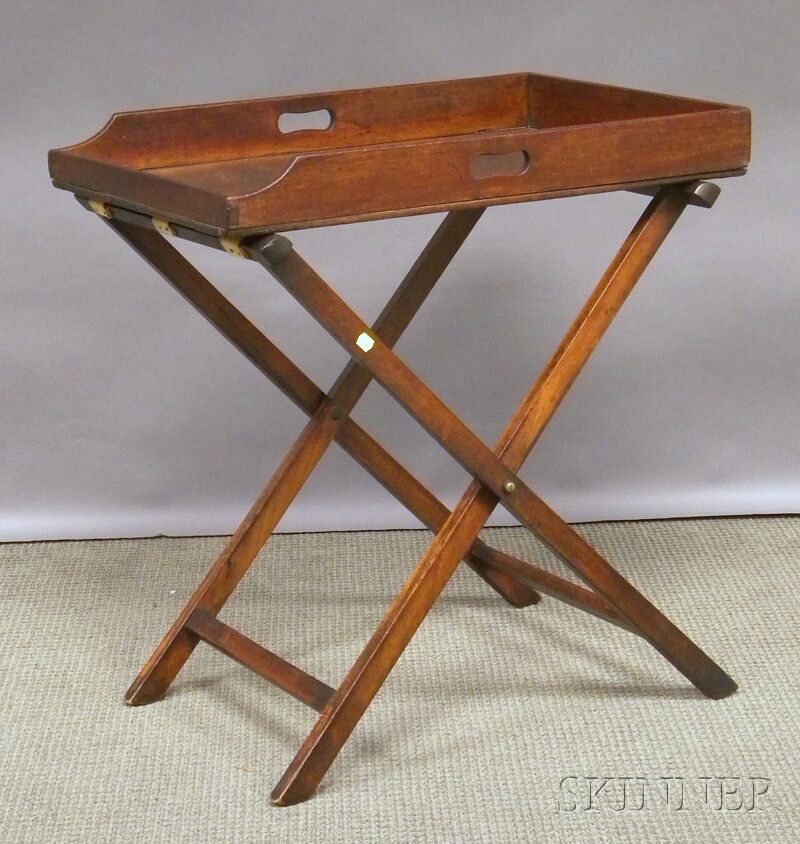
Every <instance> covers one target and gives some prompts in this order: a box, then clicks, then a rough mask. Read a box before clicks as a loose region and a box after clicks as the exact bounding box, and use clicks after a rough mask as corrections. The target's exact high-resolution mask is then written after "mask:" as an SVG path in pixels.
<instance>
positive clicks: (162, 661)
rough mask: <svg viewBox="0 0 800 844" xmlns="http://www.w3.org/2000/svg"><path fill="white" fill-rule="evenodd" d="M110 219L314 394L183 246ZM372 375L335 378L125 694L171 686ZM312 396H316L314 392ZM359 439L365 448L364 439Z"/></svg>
mask: <svg viewBox="0 0 800 844" xmlns="http://www.w3.org/2000/svg"><path fill="white" fill-rule="evenodd" d="M481 213H482V210H481V209H479V210H476V211H473V210H470V211H463V212H455V213H453V214H450V215H448V217H447V218H446V219H445V221H444V223H443V224H442V225H441V226H440V227H439V229H438V230H437V232H436V234H435V235H434V237H433V238H432V239H431V241H430V243H429V244H428V246H427V247H426V249H425V250H424V251H423V253H422V254H421V255H420V257H419V259H418V260H417V262H416V263H415V264H414V266H413V267H412V269H411V271H410V272H409V273H408V275H407V276H406V278H405V279H404V280H403V283H402V284H401V285H400V287H399V288H398V290H397V292H396V294H395V295H394V297H393V298H392V299H391V300H390V302H389V303H388V304H387V306H386V308H385V309H384V311H383V312H382V313H381V315H380V317H379V318H378V320H377V321H376V323H375V325H374V326H373V330H374V331H375V332H376V333H377V334H379V335H380V336H381V338H382V339H383V340H384V342H386V343H387V344H388V345H389V346H391V345H393V344H394V343H395V342H396V341H397V339H398V338H399V337H400V336H401V334H402V332H403V331H404V330H405V328H406V327H407V325H408V324H409V322H410V321H411V318H412V317H413V316H414V314H415V313H416V312H417V310H418V309H419V307H420V306H421V305H422V303H423V302H424V300H425V298H426V297H427V295H428V293H429V292H430V290H431V289H432V288H433V285H434V284H435V282H436V281H437V280H438V278H439V277H440V276H441V274H442V272H443V271H444V269H445V268H446V266H447V264H448V263H449V262H450V260H451V259H452V257H453V256H454V255H455V253H456V251H457V249H458V247H459V246H460V245H461V243H463V241H464V239H465V238H466V237H467V235H468V234H469V232H470V231H471V230H472V228H473V227H474V225H475V223H476V222H477V221H478V219H479V218H480V215H481ZM109 224H110V225H112V226H113V227H114V228H115V229H116V230H117V231H118V233H120V234H121V235H122V236H123V237H124V238H125V239H126V240H127V241H128V242H129V243H131V245H133V246H134V248H135V249H136V250H137V251H138V252H139V253H140V254H143V255H145V257H146V258H147V259H148V261H149V262H150V263H151V264H152V265H153V266H155V267H156V269H158V270H159V272H161V273H162V274H164V275H165V276H166V277H167V278H168V279H169V280H170V281H171V282H172V283H173V284H175V286H177V287H178V289H179V290H180V291H181V292H182V293H183V294H184V295H185V296H187V298H190V299H191V301H192V303H193V304H195V305H196V306H198V307H199V308H200V309H201V310H202V311H203V313H204V314H206V315H208V316H209V318H210V319H212V321H213V322H214V323H215V324H217V325H218V327H220V329H221V330H224V329H227V332H226V333H227V334H232V335H233V336H234V337H235V338H236V341H237V345H240V346H244V348H245V349H247V351H248V352H249V354H248V356H249V357H251V359H253V360H255V361H256V362H257V363H259V364H260V365H261V367H262V368H265V369H267V370H268V371H269V373H270V374H272V373H273V371H277V372H278V373H279V374H280V375H281V377H282V378H281V380H282V382H283V385H284V388H285V389H287V390H291V391H294V392H297V393H300V394H301V396H305V395H307V394H308V395H310V394H311V393H313V391H314V390H316V388H315V387H313V385H311V387H312V388H313V389H309V386H308V385H307V384H306V383H305V381H304V380H303V377H302V376H301V374H300V373H299V372H298V371H295V370H293V369H292V368H291V367H290V366H288V365H287V363H288V359H282V357H281V353H279V352H278V350H277V349H275V348H274V347H273V348H269V347H267V348H266V350H265V349H264V345H263V343H262V344H258V343H257V342H254V341H255V338H256V337H257V334H256V333H254V330H249V329H250V325H249V324H248V323H246V322H242V320H238V319H237V316H240V315H239V314H238V312H237V311H236V310H235V309H233V308H232V306H230V304H229V303H227V301H226V300H224V298H223V297H221V296H220V295H219V294H218V293H217V292H216V291H214V289H213V288H211V286H210V285H209V284H208V283H207V282H205V280H204V279H202V277H200V276H199V273H197V272H196V271H194V270H193V268H191V270H189V269H187V267H190V265H188V262H185V261H184V260H183V259H181V258H179V257H178V258H176V257H175V256H177V255H178V253H177V252H175V250H172V248H171V247H169V245H168V244H166V243H165V242H164V241H163V240H162V239H161V238H160V237H159V236H157V235H155V234H154V233H152V232H148V231H146V230H144V229H141V228H139V227H137V226H131V225H129V224H125V223H124V222H119V221H110V223H109ZM173 253H174V254H173ZM212 291H213V292H212ZM198 293H199V294H200V295H198ZM215 294H216V295H215ZM220 300H222V301H220ZM242 319H243V318H242ZM371 378H372V376H371V374H370V373H369V371H368V370H366V369H364V368H363V367H361V366H359V365H358V364H357V363H355V362H351V363H350V364H349V365H348V366H347V367H346V368H345V370H344V372H343V373H342V375H341V376H340V378H339V379H338V380H337V382H336V384H335V385H334V387H333V389H332V390H331V393H330V395H329V396H328V397H323V398H322V401H321V403H320V404H319V409H318V410H317V411H316V412H315V414H314V416H313V417H312V420H311V422H310V423H309V425H308V426H307V427H306V429H305V430H304V432H303V434H302V435H301V437H300V439H299V440H298V441H297V443H296V444H295V446H294V448H293V449H292V451H291V452H290V456H289V458H288V459H287V461H284V464H283V465H282V466H281V468H280V469H279V471H278V473H277V474H276V475H275V477H274V478H273V480H272V481H271V482H270V484H269V485H268V487H267V488H266V489H265V490H264V492H263V493H262V495H261V496H260V497H259V500H258V501H257V502H256V504H255V505H254V507H253V508H252V509H251V511H250V513H249V514H248V516H247V518H246V519H245V521H244V522H243V523H242V525H241V526H240V528H239V530H238V531H237V532H236V534H235V535H234V537H233V538H232V539H231V541H230V542H229V544H228V546H227V547H226V549H225V551H224V552H223V554H222V555H221V556H220V558H219V559H218V560H217V563H216V564H215V566H214V567H213V568H212V570H211V572H209V575H208V576H207V577H206V579H205V580H204V581H203V583H202V584H201V585H200V587H199V588H198V590H197V591H196V592H195V594H194V595H193V597H192V599H191V600H190V601H189V603H188V604H187V606H186V607H185V608H184V611H183V612H182V613H181V615H180V616H179V617H178V619H177V620H176V621H175V623H174V624H173V626H172V628H171V629H170V631H169V632H168V634H167V636H166V637H165V639H164V640H163V641H162V643H161V645H160V646H159V648H158V649H157V650H156V651H155V653H154V654H153V656H152V657H151V658H150V660H148V662H147V664H146V665H145V666H144V668H143V669H142V671H141V672H140V674H139V676H138V677H137V678H136V680H135V681H134V683H133V685H132V686H131V688H130V689H129V691H128V693H127V695H126V700H127V702H128V703H129V704H131V705H139V704H145V703H150V702H152V701H154V700H158V699H160V698H161V697H162V696H163V694H164V693H165V692H166V689H167V688H168V687H169V685H170V683H171V682H172V680H174V678H175V677H176V676H177V673H178V672H179V671H180V669H181V668H182V666H183V665H184V664H185V662H186V660H187V659H188V657H189V656H190V655H191V653H192V651H193V649H194V647H195V645H196V644H197V641H198V640H197V637H196V636H195V635H194V634H193V633H192V631H191V630H187V629H186V622H187V619H188V618H189V616H190V615H191V614H192V613H194V612H195V611H196V610H198V609H203V610H206V611H209V612H214V613H216V612H219V610H220V609H221V607H222V606H223V605H224V603H225V601H226V600H227V598H228V597H229V596H230V594H231V593H232V592H233V590H234V589H235V587H236V585H237V584H238V582H239V581H240V579H241V578H242V577H243V576H244V574H245V572H246V571H247V569H248V568H249V566H250V564H251V563H252V561H253V559H254V558H255V556H256V555H257V554H258V551H259V550H260V549H261V547H262V546H263V544H264V542H265V541H266V539H267V538H268V536H269V535H270V533H271V532H272V531H273V530H274V528H275V526H276V525H277V523H278V521H279V520H280V518H281V517H282V515H283V513H284V512H285V511H286V509H287V508H288V506H289V504H290V503H291V501H292V500H293V499H294V497H295V496H296V495H297V493H298V492H299V490H300V488H301V487H302V485H303V483H304V482H305V481H306V479H307V478H308V476H309V474H310V472H311V471H312V470H313V468H314V466H315V465H316V464H317V462H318V461H319V459H320V458H321V457H322V455H323V454H324V453H325V451H326V449H327V447H328V446H329V445H330V443H331V442H332V441H333V439H334V437H335V436H336V432H337V430H338V429H339V427H340V424H341V423H342V422H343V421H344V420H345V419H346V417H347V414H348V413H349V412H350V410H352V408H353V406H354V405H355V404H356V402H357V401H358V399H359V398H360V397H361V395H363V392H364V390H365V389H366V387H367V386H368V384H369V382H370V380H371ZM313 400H316V397H315V398H314V399H312V401H313ZM359 442H360V444H361V446H362V447H363V446H364V440H363V438H361V439H360V440H359ZM394 477H397V476H396V475H395V476H394ZM434 501H435V499H434ZM435 503H436V504H438V502H435ZM440 506H441V505H440ZM440 520H441V516H440ZM470 562H471V565H472V566H473V567H474V568H475V569H476V571H478V573H479V574H480V575H481V576H482V577H483V578H484V580H486V582H487V583H489V584H490V585H491V586H492V587H493V588H495V590H496V591H498V592H499V593H500V594H501V595H502V596H503V597H504V598H505V599H506V600H507V601H508V602H509V603H511V604H513V605H514V606H527V605H529V604H531V603H535V602H536V601H538V599H539V596H538V594H537V593H536V592H535V591H533V590H532V589H531V588H530V587H529V586H526V585H525V584H523V583H520V582H519V581H518V580H515V579H514V578H512V577H509V576H508V575H507V574H505V573H503V572H499V571H493V570H492V569H490V568H488V567H486V566H484V565H482V564H481V563H480V561H477V560H471V561H470Z"/></svg>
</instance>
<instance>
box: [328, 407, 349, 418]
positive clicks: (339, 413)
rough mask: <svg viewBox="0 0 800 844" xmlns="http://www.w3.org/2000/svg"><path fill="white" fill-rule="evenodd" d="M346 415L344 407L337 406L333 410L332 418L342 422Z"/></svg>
mask: <svg viewBox="0 0 800 844" xmlns="http://www.w3.org/2000/svg"><path fill="white" fill-rule="evenodd" d="M346 415H347V414H345V412H344V408H343V407H339V406H336V407H334V408H333V410H332V411H331V418H332V419H333V421H334V422H341V421H342V419H344V417H345V416H346Z"/></svg>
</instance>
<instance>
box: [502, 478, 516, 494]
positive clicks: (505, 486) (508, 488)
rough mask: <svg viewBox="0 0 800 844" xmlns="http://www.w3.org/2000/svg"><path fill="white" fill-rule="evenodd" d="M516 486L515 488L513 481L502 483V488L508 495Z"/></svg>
mask: <svg viewBox="0 0 800 844" xmlns="http://www.w3.org/2000/svg"><path fill="white" fill-rule="evenodd" d="M516 488H517V485H516V484H515V483H514V481H506V482H505V483H504V484H503V489H504V490H505V491H506V492H507V493H508V494H509V495H511V493H512V492H514V490H515V489H516Z"/></svg>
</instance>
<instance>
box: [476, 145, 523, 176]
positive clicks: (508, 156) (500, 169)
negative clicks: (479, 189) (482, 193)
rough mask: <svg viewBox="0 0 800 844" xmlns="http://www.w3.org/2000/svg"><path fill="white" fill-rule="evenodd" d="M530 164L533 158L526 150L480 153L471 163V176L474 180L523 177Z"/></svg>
mask: <svg viewBox="0 0 800 844" xmlns="http://www.w3.org/2000/svg"><path fill="white" fill-rule="evenodd" d="M530 163H531V157H530V155H528V152H527V151H526V150H524V149H515V150H513V151H512V152H479V153H478V154H477V155H475V156H473V158H472V161H470V163H469V174H470V176H472V178H473V179H488V178H490V177H492V176H521V175H522V174H523V173H524V172H525V171H526V170H527V169H528V167H529V166H530Z"/></svg>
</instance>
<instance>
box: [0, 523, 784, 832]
mask: <svg viewBox="0 0 800 844" xmlns="http://www.w3.org/2000/svg"><path fill="white" fill-rule="evenodd" d="M581 531H582V533H584V534H585V535H586V536H587V538H588V539H589V540H590V541H591V542H592V543H593V544H595V545H597V546H598V548H600V549H601V550H602V551H603V552H604V553H605V554H606V555H607V556H608V558H609V559H610V560H611V561H612V562H613V563H614V564H615V565H616V566H618V567H619V568H620V570H621V571H622V572H623V573H625V574H626V575H627V576H628V577H629V578H630V579H631V580H632V581H633V582H634V583H635V584H636V585H637V586H639V587H640V588H641V589H642V591H644V592H645V593H646V594H647V595H648V596H649V597H650V598H652V599H653V601H654V602H655V603H657V604H658V605H659V606H660V607H661V608H663V609H664V610H665V611H666V612H667V613H668V614H669V615H670V616H671V618H672V619H673V620H674V621H675V622H677V623H678V625H679V626H682V627H683V629H684V630H685V631H686V632H687V633H688V634H689V635H690V636H691V637H692V638H694V639H695V641H697V642H698V643H700V644H701V645H702V646H704V647H705V648H706V650H707V651H708V652H709V654H710V655H711V656H713V657H714V658H716V659H717V660H718V661H719V662H720V663H721V664H722V666H723V667H724V668H725V669H726V670H727V671H728V672H729V673H731V674H732V675H733V676H734V677H735V678H736V680H737V681H738V682H739V684H740V687H741V688H740V690H739V692H738V693H737V694H735V695H734V696H733V697H731V698H729V699H727V700H723V701H718V702H715V701H711V700H707V699H705V698H704V697H702V696H701V695H700V694H699V693H698V692H696V691H695V690H694V688H693V687H692V686H690V685H689V684H688V682H687V681H686V680H684V678H683V677H682V676H681V675H680V674H678V673H677V672H676V671H675V670H674V669H673V668H672V667H671V666H670V665H669V664H668V663H667V662H665V661H664V660H663V659H662V658H661V657H660V656H659V655H658V654H657V653H656V652H655V651H654V650H652V649H651V648H650V647H649V646H648V645H647V644H646V643H645V642H644V641H642V640H641V639H639V638H638V637H636V636H632V635H631V634H629V633H626V632H624V631H622V630H619V629H617V628H615V627H612V626H611V625H608V624H604V623H602V622H600V621H598V620H596V619H594V618H592V617H590V616H588V615H585V614H583V613H580V612H579V611H577V610H574V609H570V608H569V607H567V606H565V605H563V604H560V603H559V602H557V601H555V600H553V599H548V598H545V599H544V600H543V601H542V603H541V604H539V605H538V606H536V607H531V608H529V609H526V610H514V609H511V608H510V607H507V606H506V605H504V604H503V603H501V602H500V600H499V599H498V598H497V597H496V596H495V595H494V593H492V592H491V591H490V590H488V589H487V588H486V587H485V585H484V584H483V582H482V581H481V580H479V579H478V578H477V577H475V575H474V574H473V573H472V572H470V571H469V570H468V569H467V568H466V567H464V566H462V567H461V568H460V569H459V571H458V572H457V574H456V577H455V578H454V580H453V581H452V582H451V584H450V585H449V586H448V587H447V589H446V590H445V592H444V593H443V595H442V597H441V599H440V601H439V602H438V603H437V605H436V607H435V608H434V610H433V612H432V613H431V615H430V616H429V618H428V619H427V621H426V622H425V624H423V626H422V628H421V629H420V631H419V633H418V634H417V636H416V637H415V639H414V640H413V641H412V643H411V645H410V647H409V649H408V651H407V652H406V653H405V655H404V656H403V658H402V659H401V660H400V662H399V663H398V665H397V667H396V669H395V671H394V672H393V673H392V675H391V676H390V678H389V680H388V681H387V683H386V685H385V686H384V687H383V689H382V691H381V692H380V693H379V695H378V697H377V698H376V700H375V703H374V705H373V706H372V707H371V708H370V709H369V710H368V712H367V714H366V716H365V718H364V719H363V720H362V722H361V723H360V725H359V726H358V728H357V729H356V731H355V733H354V734H353V737H352V738H351V740H350V742H349V743H348V745H347V746H346V747H345V749H344V751H343V753H342V754H341V756H340V757H339V758H338V760H337V761H336V762H335V763H334V765H333V767H332V768H331V770H330V771H329V773H328V775H327V777H326V779H325V780H324V781H323V784H322V786H321V788H320V790H319V791H318V793H317V795H316V796H315V797H314V798H313V799H312V800H310V801H309V802H307V803H304V804H301V805H298V806H293V807H289V808H276V807H273V806H271V805H270V802H269V792H270V790H271V788H272V786H273V785H274V784H275V782H276V781H277V779H278V778H279V777H280V775H281V774H282V772H283V770H284V768H285V767H286V765H287V764H288V763H289V761H290V760H291V758H292V756H293V755H294V752H295V751H296V750H297V748H298V747H299V745H300V743H301V742H302V740H303V739H304V737H305V735H306V733H307V732H308V730H309V729H310V728H311V726H312V724H313V722H314V717H315V716H314V713H313V712H312V711H311V710H309V709H306V708H305V707H304V706H303V705H302V704H299V703H297V702H295V701H294V700H293V699H292V698H289V697H288V696H286V695H284V693H283V692H281V691H279V690H277V689H275V688H273V687H271V686H269V685H268V684H267V683H265V682H264V681H262V680H261V679H260V678H258V677H256V676H255V675H252V674H251V673H250V672H248V671H247V670H246V669H244V668H242V667H240V666H239V665H237V664H236V663H234V662H232V661H230V660H228V659H226V658H225V657H223V656H221V655H219V654H217V653H216V652H214V651H213V650H212V649H211V648H208V647H207V646H202V645H201V647H200V648H199V649H198V650H197V652H196V653H195V655H194V656H193V657H192V659H191V660H190V661H189V663H188V664H187V666H186V668H185V669H184V671H183V673H182V674H181V675H180V676H179V678H178V679H177V681H176V682H175V684H174V686H173V688H172V690H171V691H170V693H169V694H168V696H167V697H166V698H165V699H164V700H163V701H162V702H160V703H157V704H154V705H151V706H146V707H139V708H129V707H126V706H124V705H123V703H122V695H123V692H124V691H125V689H126V688H127V686H128V685H129V683H130V681H131V680H132V679H133V677H134V676H135V675H136V673H137V672H138V670H139V668H140V666H141V664H142V663H143V661H144V660H145V659H146V658H147V656H149V654H150V652H151V650H152V649H153V648H154V647H155V645H156V644H157V642H158V640H159V639H160V637H161V635H162V634H163V633H164V632H165V630H166V628H167V627H168V625H169V623H170V622H171V621H172V619H173V617H174V616H175V615H176V614H177V613H178V611H179V609H180V607H181V606H182V604H183V603H184V601H185V600H186V599H187V598H188V596H189V594H190V592H191V590H192V588H193V587H194V585H195V584H196V583H197V581H198V580H199V579H200V578H201V577H202V575H203V574H204V573H205V571H206V569H207V568H208V566H209V565H210V563H211V561H212V560H213V557H214V556H215V554H216V552H217V551H218V550H219V549H220V548H221V547H222V545H223V544H224V540H223V539H222V538H204V539H147V540H124V541H122V540H117V541H97V542H56V543H32V544H15V545H6V546H0V695H1V696H0V701H2V717H0V841H2V842H7V844H23V843H24V842H35V844H51V842H52V843H53V844H68V842H81V844H87V842H88V843H89V844H94V842H97V844H100V843H101V842H130V841H146V842H148V844H156V842H169V844H181V843H182V842H192V844H195V842H203V844H217V842H220V844H222V843H223V842H225V843H226V844H227V842H231V843H232V844H247V843H248V842H270V844H273V842H274V843H275V844H277V842H284V841H285V842H293V844H302V842H307V841H308V842H316V841H323V840H324V841H326V842H372V841H375V842H426V843H427V842H459V844H460V843H461V842H493V843H494V842H507V841H508V842H547V844H552V843H553V842H577V841H582V842H590V841H613V842H636V844H643V843H644V842H653V841H670V842H680V841H686V842H689V841H691V842H715V841H720V842H723V841H724V842H730V844H735V842H745V841H746V842H751V841H753V842H755V841H758V842H772V841H774V842H781V844H785V842H788V841H791V840H796V837H797V834H798V830H800V807H798V799H799V798H798V794H800V772H798V769H797V767H795V765H796V763H797V761H798V759H799V758H800V720H799V719H800V703H799V702H798V692H800V659H799V657H800V640H799V639H798V633H797V631H798V629H800V590H798V589H797V588H796V585H795V574H796V571H797V564H798V561H800V518H792V517H789V518H754V519H706V520H687V521H669V522H650V523H641V522H640V523H617V524H597V525H587V526H584V527H583V528H581ZM487 538H488V539H489V540H490V541H491V542H493V543H495V544H497V545H498V546H499V547H502V548H504V549H506V550H508V551H510V552H512V553H515V554H517V555H519V556H522V557H525V558H527V559H530V560H535V561H539V562H540V563H541V564H543V565H546V566H547V567H552V568H553V569H554V570H560V567H559V565H558V564H557V563H555V562H554V561H551V560H550V559H549V557H548V555H547V554H546V553H545V552H544V551H542V550H541V549H540V547H539V546H538V545H537V543H536V542H535V541H534V540H533V539H531V538H530V537H529V536H528V534H526V533H525V532H524V531H522V530H517V529H494V530H491V531H487ZM428 541H429V535H428V534H426V533H424V532H417V531H413V532H409V531H404V532H399V531H398V532H385V533H361V534H341V533H340V534H313V535H283V536H276V537H274V538H273V539H272V540H271V541H270V543H269V544H268V546H267V550H266V551H265V553H264V555H263V557H262V559H261V561H260V563H261V564H260V565H256V566H255V567H254V569H253V570H252V571H251V573H250V575H248V577H247V578H246V579H245V581H244V582H243V584H242V586H241V587H240V590H239V592H238V593H237V594H236V595H235V596H234V598H233V600H232V601H231V603H230V604H229V605H228V607H226V609H225V610H224V612H223V613H222V615H221V618H223V619H224V620H226V621H228V622H230V623H233V624H235V626H237V627H239V628H240V629H241V630H242V631H243V632H245V633H247V634H249V635H251V636H252V637H253V638H255V639H256V640H258V641H260V642H262V643H263V644H264V645H266V646H267V647H269V648H270V649H272V650H275V651H277V652H278V653H280V654H281V655H283V656H285V657H286V658H288V659H290V660H292V661H294V662H295V663H296V664H298V665H300V666H301V667H303V668H305V669H306V670H308V671H310V672H312V673H314V674H316V675H317V676H318V677H320V678H321V679H323V680H325V681H327V682H328V683H329V684H331V685H336V684H337V683H338V681H339V680H340V679H341V678H342V676H343V675H344V672H345V671H346V669H347V668H348V667H349V665H350V664H351V662H352V661H353V660H354V659H355V657H356V655H357V654H358V652H359V650H360V649H361V647H362V646H363V645H364V644H365V643H366V640H367V638H368V637H369V635H370V633H371V632H372V630H373V628H374V626H375V625H376V624H377V622H378V620H379V619H380V617H381V615H382V613H383V611H384V609H385V608H386V607H387V606H388V604H389V602H390V600H391V599H392V597H393V596H394V594H395V593H396V591H397V590H398V588H399V587H400V585H401V584H402V582H403V581H404V579H405V577H406V576H407V574H408V573H409V572H410V570H411V568H412V566H413V564H414V562H415V561H416V559H417V557H418V556H419V555H420V554H421V553H422V551H423V550H424V548H425V547H426V544H427V542H428ZM592 778H595V779H592ZM624 778H632V779H624ZM666 778H672V779H666ZM667 785H669V788H670V790H669V792H667V790H666V789H667ZM643 800H644V808H642V801H643Z"/></svg>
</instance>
